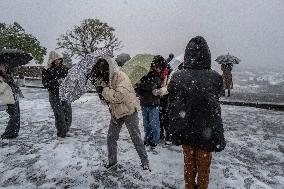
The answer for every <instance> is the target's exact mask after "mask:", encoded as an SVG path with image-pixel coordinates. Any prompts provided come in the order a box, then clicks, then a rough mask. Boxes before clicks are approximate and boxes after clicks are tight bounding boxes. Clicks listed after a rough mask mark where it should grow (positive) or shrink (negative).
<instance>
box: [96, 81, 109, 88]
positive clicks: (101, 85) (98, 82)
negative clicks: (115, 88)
mask: <svg viewBox="0 0 284 189" xmlns="http://www.w3.org/2000/svg"><path fill="white" fill-rule="evenodd" d="M96 86H100V87H103V88H105V87H107V84H106V82H104V81H97V82H96Z"/></svg>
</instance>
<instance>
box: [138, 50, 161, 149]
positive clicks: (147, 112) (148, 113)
mask: <svg viewBox="0 0 284 189" xmlns="http://www.w3.org/2000/svg"><path fill="white" fill-rule="evenodd" d="M165 66H166V61H165V59H164V58H163V57H162V56H160V55H157V56H155V57H154V58H153V60H152V63H151V68H150V72H149V73H148V74H147V75H145V76H144V77H142V78H141V80H140V82H139V83H138V84H136V88H135V90H136V93H137V94H138V96H139V98H140V105H141V107H142V115H143V125H144V132H145V137H144V145H145V146H149V145H150V146H151V148H152V149H155V147H156V146H157V144H158V143H159V142H160V120H159V107H160V96H161V95H162V92H161V90H160V89H161V87H162V79H161V74H162V70H163V68H164V67H165Z"/></svg>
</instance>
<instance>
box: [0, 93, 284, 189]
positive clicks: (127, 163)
mask: <svg viewBox="0 0 284 189" xmlns="http://www.w3.org/2000/svg"><path fill="white" fill-rule="evenodd" d="M23 92H24V95H25V97H26V98H25V99H23V100H22V101H21V104H20V105H21V115H22V117H21V131H20V136H19V137H18V138H17V139H13V140H10V141H8V140H3V141H1V142H0V188H9V189H14V188H15V189H22V188H26V189H33V188H156V189H158V188H184V181H183V155H182V150H181V147H177V146H165V145H160V146H158V147H157V150H156V151H150V150H149V149H148V150H147V151H148V155H149V160H150V165H151V168H152V172H148V171H143V170H142V169H141V167H140V161H139V159H138V155H137V154H136V152H135V149H134V146H133V144H132V142H131V140H130V137H129V134H128V132H127V129H126V128H125V127H123V129H122V132H121V134H120V139H119V142H118V158H119V164H120V168H119V169H118V170H117V171H107V170H106V169H105V168H104V167H103V164H104V163H105V162H107V151H106V133H107V129H108V122H109V119H110V118H109V113H108V111H107V109H106V107H104V106H103V105H101V104H100V102H99V100H98V97H97V96H96V94H86V95H84V96H83V97H82V98H81V99H79V100H78V101H76V102H75V103H74V104H73V123H72V128H71V130H70V134H71V136H70V137H67V138H66V139H64V140H59V139H57V137H56V132H55V126H54V117H53V113H52V110H51V107H50V105H49V102H48V94H47V92H46V91H45V90H43V89H23ZM222 112H223V119H224V128H225V136H226V138H227V142H228V144H227V148H226V149H225V150H224V151H223V152H221V153H216V154H214V158H213V162H212V165H211V175H210V184H209V188H213V189H220V188H247V189H248V188H258V189H260V188H265V189H269V188H279V189H280V188H283V186H284V170H283V167H284V156H283V148H284V144H283V142H284V131H283V123H284V112H277V111H268V110H262V109H255V108H247V107H233V106H223V107H222ZM7 120H8V116H7V114H6V113H4V112H0V124H1V127H0V132H1V133H2V132H3V131H4V129H5V126H6V122H7ZM140 120H142V119H141V115H140ZM140 129H141V132H142V135H143V127H142V121H140ZM281 151H282V152H281ZM157 152H158V153H157Z"/></svg>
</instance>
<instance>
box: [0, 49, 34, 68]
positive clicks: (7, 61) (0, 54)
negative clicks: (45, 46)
mask: <svg viewBox="0 0 284 189" xmlns="http://www.w3.org/2000/svg"><path fill="white" fill-rule="evenodd" d="M32 59H33V57H32V56H31V55H30V54H28V53H25V52H24V51H21V50H17V49H2V50H0V64H1V65H4V66H5V67H7V68H9V69H12V68H15V67H18V66H22V65H25V64H27V63H29V61H31V60H32Z"/></svg>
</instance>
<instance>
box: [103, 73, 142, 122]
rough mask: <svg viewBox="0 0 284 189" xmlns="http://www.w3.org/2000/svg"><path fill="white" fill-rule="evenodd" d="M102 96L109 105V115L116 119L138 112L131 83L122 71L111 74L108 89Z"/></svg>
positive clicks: (138, 106)
mask: <svg viewBox="0 0 284 189" xmlns="http://www.w3.org/2000/svg"><path fill="white" fill-rule="evenodd" d="M102 95H103V97H104V98H105V100H106V101H107V102H108V103H109V107H110V111H111V114H112V116H113V117H114V118H116V119H119V118H122V117H124V116H126V115H131V114H133V113H134V112H137V111H139V110H140V105H139V102H138V99H137V97H136V93H135V91H134V88H133V86H132V84H131V81H130V79H129V78H128V76H127V75H126V74H125V73H124V72H122V71H117V72H114V73H113V75H112V78H111V84H110V87H105V88H104V90H103V92H102Z"/></svg>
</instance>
